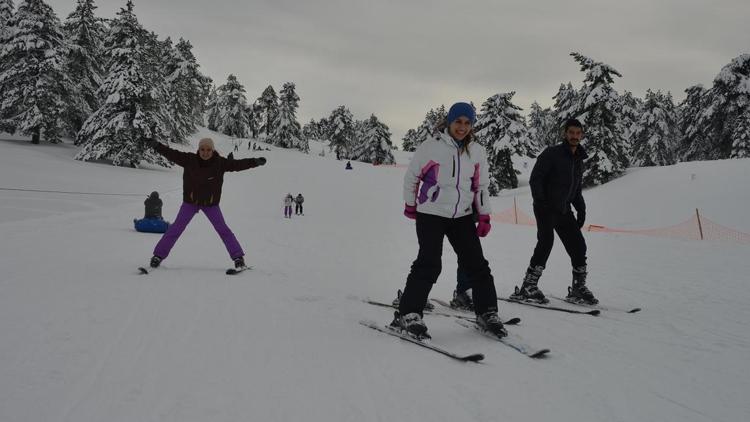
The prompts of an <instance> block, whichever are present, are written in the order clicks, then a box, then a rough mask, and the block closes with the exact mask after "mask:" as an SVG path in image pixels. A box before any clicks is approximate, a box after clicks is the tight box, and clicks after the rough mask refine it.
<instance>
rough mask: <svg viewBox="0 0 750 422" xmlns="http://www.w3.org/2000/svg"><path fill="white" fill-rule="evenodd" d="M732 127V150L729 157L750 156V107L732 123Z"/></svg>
mask: <svg viewBox="0 0 750 422" xmlns="http://www.w3.org/2000/svg"><path fill="white" fill-rule="evenodd" d="M730 126H731V127H732V137H731V139H732V152H731V153H730V155H729V158H748V157H750V107H745V111H744V113H743V114H740V115H738V116H737V117H736V119H735V120H734V121H732V122H731V123H730Z"/></svg>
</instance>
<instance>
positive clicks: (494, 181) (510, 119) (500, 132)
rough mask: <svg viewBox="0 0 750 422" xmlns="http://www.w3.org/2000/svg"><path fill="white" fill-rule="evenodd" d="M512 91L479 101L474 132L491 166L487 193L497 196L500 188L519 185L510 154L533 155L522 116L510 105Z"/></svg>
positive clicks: (519, 109) (513, 105)
mask: <svg viewBox="0 0 750 422" xmlns="http://www.w3.org/2000/svg"><path fill="white" fill-rule="evenodd" d="M515 94H516V93H515V92H508V93H502V94H495V95H493V96H492V97H490V98H488V99H487V101H485V102H484V103H483V104H482V112H481V114H480V116H479V119H478V120H477V123H476V125H475V126H474V131H475V133H476V135H477V137H478V138H479V139H481V140H482V142H483V144H484V145H485V147H486V149H487V160H488V161H489V165H490V169H489V173H490V186H489V192H490V195H492V196H497V195H498V193H499V192H500V190H502V189H515V188H517V187H518V177H517V175H518V173H519V172H518V171H516V169H515V168H514V167H513V160H512V157H513V156H518V157H523V156H526V157H533V147H532V141H531V138H530V137H529V133H528V130H527V128H526V122H525V120H524V118H523V116H522V115H521V113H520V111H521V110H522V109H521V108H520V107H518V106H517V105H515V104H513V102H512V100H513V96H514V95H515Z"/></svg>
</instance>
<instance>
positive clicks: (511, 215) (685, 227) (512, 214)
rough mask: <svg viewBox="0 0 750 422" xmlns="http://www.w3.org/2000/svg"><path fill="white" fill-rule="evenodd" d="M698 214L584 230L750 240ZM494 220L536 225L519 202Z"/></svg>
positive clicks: (702, 238)
mask: <svg viewBox="0 0 750 422" xmlns="http://www.w3.org/2000/svg"><path fill="white" fill-rule="evenodd" d="M695 211H696V212H695V215H694V216H693V217H691V218H690V219H688V220H686V221H683V222H682V223H679V224H675V225H673V226H668V227H658V228H651V229H618V228H612V227H606V226H602V225H598V224H589V225H588V226H584V229H583V230H584V231H589V232H599V233H626V234H641V235H644V236H654V237H663V238H669V239H682V240H717V241H725V242H737V243H744V244H750V234H748V233H744V232H741V231H738V230H734V229H732V228H729V227H726V226H723V225H721V224H719V223H716V222H714V221H711V220H709V219H708V218H706V217H703V216H702V215H700V213H699V212H698V210H695ZM491 219H492V220H493V221H497V222H499V223H505V224H518V225H524V226H535V225H536V220H534V218H533V217H531V216H529V215H528V214H526V213H525V212H523V211H521V210H519V209H518V208H517V207H516V206H514V207H512V208H508V209H506V210H504V211H501V212H499V213H494V214H492V216H491Z"/></svg>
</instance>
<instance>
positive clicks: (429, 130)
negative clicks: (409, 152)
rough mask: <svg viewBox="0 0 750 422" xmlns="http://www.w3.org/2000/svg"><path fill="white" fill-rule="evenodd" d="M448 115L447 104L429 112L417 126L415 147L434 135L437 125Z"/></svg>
mask: <svg viewBox="0 0 750 422" xmlns="http://www.w3.org/2000/svg"><path fill="white" fill-rule="evenodd" d="M446 116H448V112H447V111H445V105H443V104H441V105H440V107H438V108H435V109H430V111H428V112H427V114H426V115H425V117H424V120H423V121H422V124H421V125H419V127H418V128H417V137H416V138H415V144H414V148H415V149H416V148H417V147H418V146H420V145H422V142H424V141H426V140H428V139H430V137H432V135H433V134H434V133H435V130H436V129H437V127H438V126H440V124H442V123H443V122H444V121H445V117H446Z"/></svg>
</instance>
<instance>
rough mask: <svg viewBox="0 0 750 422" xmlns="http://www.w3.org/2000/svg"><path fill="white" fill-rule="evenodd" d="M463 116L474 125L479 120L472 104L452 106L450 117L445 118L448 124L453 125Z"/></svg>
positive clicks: (449, 112)
mask: <svg viewBox="0 0 750 422" xmlns="http://www.w3.org/2000/svg"><path fill="white" fill-rule="evenodd" d="M461 116H464V117H466V118H467V119H469V121H471V124H472V125H473V124H474V122H476V120H477V114H476V112H475V111H474V107H472V106H471V104H469V103H456V104H453V105H452V106H451V108H450V110H448V116H447V117H446V118H445V121H446V122H447V123H448V124H451V123H453V122H454V121H455V120H456V119H458V118H459V117H461Z"/></svg>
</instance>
